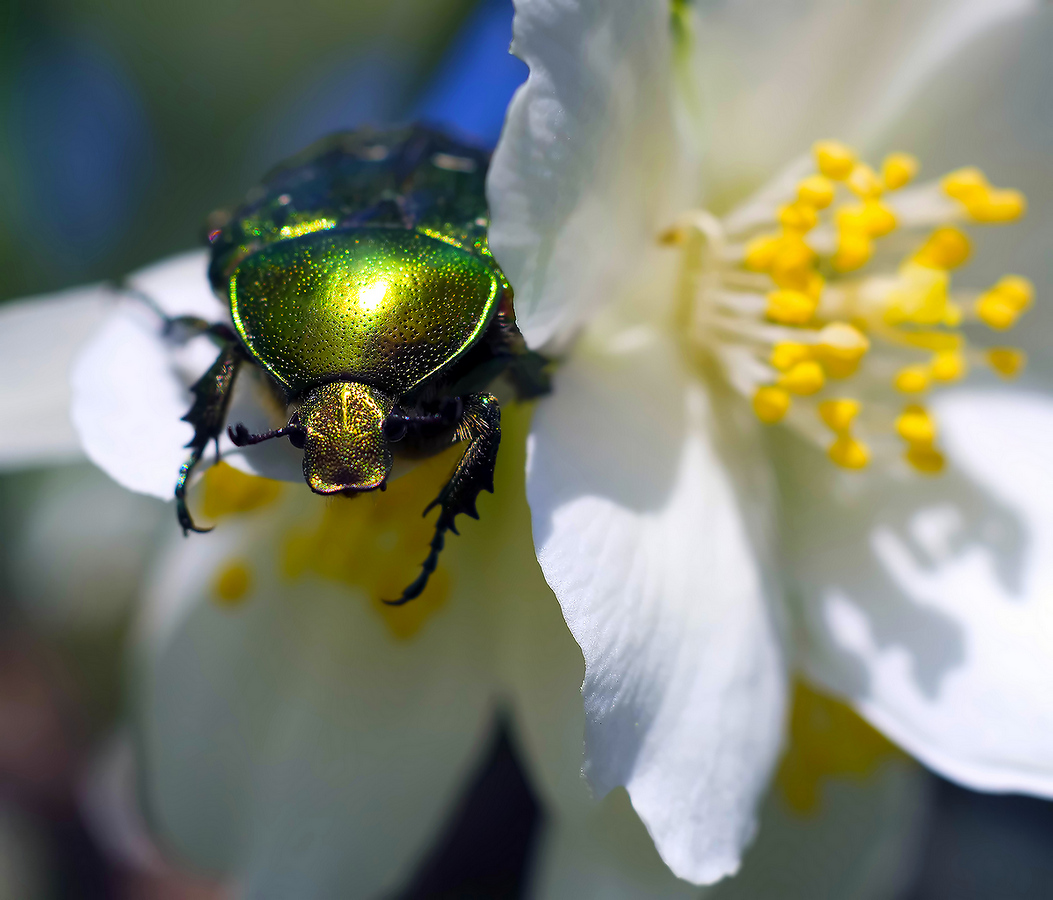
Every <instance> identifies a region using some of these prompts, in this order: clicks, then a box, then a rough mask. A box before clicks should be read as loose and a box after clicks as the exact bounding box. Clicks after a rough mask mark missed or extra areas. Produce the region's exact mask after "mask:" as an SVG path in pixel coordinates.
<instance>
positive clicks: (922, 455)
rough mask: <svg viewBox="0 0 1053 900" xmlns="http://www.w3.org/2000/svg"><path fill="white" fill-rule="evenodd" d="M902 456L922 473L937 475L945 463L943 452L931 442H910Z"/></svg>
mask: <svg viewBox="0 0 1053 900" xmlns="http://www.w3.org/2000/svg"><path fill="white" fill-rule="evenodd" d="M903 457H904V459H906V461H907V462H908V463H909V464H910V465H911V466H912V467H913V468H914V469H915V470H916V471H918V472H921V473H922V474H924V475H938V474H939V473H940V472H942V471H943V468H944V466H945V465H946V461H945V460H944V458H943V454H942V453H940V451H939V450H937V449H936V448H935V447H933V446H932V445H931V444H911V445H910V447H908V448H907V452H906V453H904V454H903Z"/></svg>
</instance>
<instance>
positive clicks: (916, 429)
mask: <svg viewBox="0 0 1053 900" xmlns="http://www.w3.org/2000/svg"><path fill="white" fill-rule="evenodd" d="M896 433H897V434H898V435H899V436H900V437H901V438H903V440H905V441H906V442H907V443H908V444H931V443H932V442H933V441H934V440H936V423H935V422H934V421H933V419H932V416H930V415H929V413H928V410H926V409H925V407H924V406H919V405H918V404H916V403H912V404H911V405H910V406H908V407H907V408H906V409H904V410H903V412H902V414H900V416H899V418H897V419H896Z"/></svg>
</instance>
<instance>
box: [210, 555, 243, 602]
mask: <svg viewBox="0 0 1053 900" xmlns="http://www.w3.org/2000/svg"><path fill="white" fill-rule="evenodd" d="M251 586H252V576H251V574H250V573H249V567H248V565H247V564H246V563H245V562H244V561H242V560H231V561H230V562H228V563H227V564H226V565H225V566H224V567H223V568H222V569H220V571H219V572H217V573H216V576H215V578H214V579H213V581H212V592H213V594H214V595H215V601H216V603H217V604H218V605H219V606H225V607H234V606H240V605H241V603H242V602H243V601H244V600H245V598H246V597H247V596H248V593H249V589H250V587H251Z"/></svg>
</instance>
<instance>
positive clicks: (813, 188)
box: [797, 175, 834, 209]
mask: <svg viewBox="0 0 1053 900" xmlns="http://www.w3.org/2000/svg"><path fill="white" fill-rule="evenodd" d="M797 199H798V200H799V201H800V202H801V203H807V204H808V205H809V206H811V207H814V208H815V209H826V208H827V207H828V206H829V205H830V204H831V203H833V202H834V185H833V182H832V181H830V179H829V178H827V177H825V176H824V175H809V176H808V177H807V178H803V179H801V181H800V182H799V183H798V185H797Z"/></svg>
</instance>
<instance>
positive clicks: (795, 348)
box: [769, 341, 812, 372]
mask: <svg viewBox="0 0 1053 900" xmlns="http://www.w3.org/2000/svg"><path fill="white" fill-rule="evenodd" d="M811 355H812V348H811V347H809V346H808V345H807V344H799V343H796V342H795V341H780V342H779V343H778V344H776V345H775V346H774V347H772V351H771V356H770V357H769V362H770V363H771V365H772V368H774V369H778V370H779V371H780V372H785V371H787V370H788V369H792V368H793V367H794V366H795V365H797V363H799V362H804V361H805V360H806V359H809V358H810V357H811Z"/></svg>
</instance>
